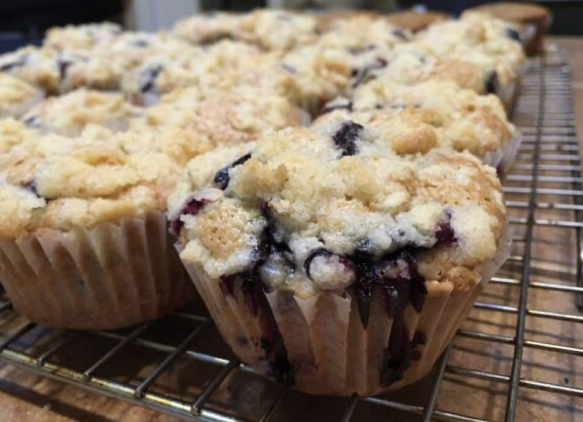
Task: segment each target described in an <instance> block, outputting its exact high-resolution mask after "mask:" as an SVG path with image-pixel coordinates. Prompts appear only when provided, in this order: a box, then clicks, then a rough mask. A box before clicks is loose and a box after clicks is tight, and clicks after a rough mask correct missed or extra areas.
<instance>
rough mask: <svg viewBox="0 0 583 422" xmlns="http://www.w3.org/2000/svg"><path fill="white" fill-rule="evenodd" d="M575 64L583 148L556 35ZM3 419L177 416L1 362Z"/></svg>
mask: <svg viewBox="0 0 583 422" xmlns="http://www.w3.org/2000/svg"><path fill="white" fill-rule="evenodd" d="M551 42H554V43H557V44H559V45H560V46H561V47H562V48H564V49H566V50H567V52H568V58H569V61H570V63H571V67H572V76H573V89H574V91H573V92H574V101H575V111H576V113H577V119H576V120H577V130H578V134H579V142H580V145H581V147H582V149H583V137H582V135H583V38H553V39H552V40H551ZM0 420H1V421H3V422H21V421H27V422H49V421H50V422H72V421H79V422H81V421H82V422H115V421H120V422H134V421H135V422H143V421H150V422H167V421H176V420H177V419H176V418H173V417H170V416H166V415H162V414H160V413H157V412H154V411H150V410H147V409H143V408H141V407H136V406H133V405H130V404H127V403H125V402H123V401H120V400H117V399H112V398H108V397H104V396H101V395H98V394H94V393H90V392H86V391H85V390H82V389H79V388H77V387H73V386H70V385H66V384H62V383H60V382H56V381H52V380H49V379H46V378H42V377H39V376H35V375H33V374H31V373H28V372H26V371H23V370H19V369H15V368H13V367H8V366H3V365H1V364H0Z"/></svg>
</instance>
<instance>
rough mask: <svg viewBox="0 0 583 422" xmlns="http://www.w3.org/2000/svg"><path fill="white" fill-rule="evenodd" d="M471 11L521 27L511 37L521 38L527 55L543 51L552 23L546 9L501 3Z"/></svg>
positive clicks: (528, 5) (522, 4) (485, 5)
mask: <svg viewBox="0 0 583 422" xmlns="http://www.w3.org/2000/svg"><path fill="white" fill-rule="evenodd" d="M470 11H477V12H480V13H486V14H488V15H491V16H494V17H496V18H499V19H503V20H505V21H509V22H513V23H515V24H516V25H519V27H520V31H519V32H518V33H511V35H512V36H514V37H520V40H521V41H522V42H523V44H524V49H525V51H526V54H528V55H534V54H538V53H541V52H542V51H543V40H544V37H545V35H546V33H547V30H548V29H549V27H550V25H551V21H552V17H551V13H550V11H549V9H547V8H546V7H544V6H542V5H540V4H534V3H517V2H499V3H489V4H483V5H480V6H477V7H474V8H472V9H470Z"/></svg>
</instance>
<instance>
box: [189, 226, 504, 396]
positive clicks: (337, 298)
mask: <svg viewBox="0 0 583 422" xmlns="http://www.w3.org/2000/svg"><path fill="white" fill-rule="evenodd" d="M510 242H511V235H510V232H509V230H508V229H505V231H504V236H503V238H502V240H501V241H500V243H499V247H498V252H497V254H496V256H495V258H494V259H493V260H491V261H489V262H487V263H485V264H484V265H483V267H482V271H481V274H480V277H479V279H476V280H474V283H470V284H469V285H468V284H465V285H459V286H456V285H453V284H451V283H439V282H426V283H425V286H426V288H427V296H426V299H425V303H424V305H423V308H422V310H421V312H420V313H417V311H416V310H415V309H414V308H413V306H411V304H408V305H407V307H406V308H405V310H404V313H403V316H402V322H403V325H404V327H406V330H404V334H403V336H405V335H406V337H407V338H406V339H405V340H406V341H405V343H407V342H409V344H412V347H413V350H414V352H413V354H414V355H415V357H416V359H415V360H412V361H411V363H410V365H409V366H408V368H407V369H406V370H405V372H404V373H403V376H402V378H401V379H400V380H397V381H396V382H393V383H391V384H389V385H381V383H380V374H381V368H383V367H384V366H385V365H384V362H385V359H386V350H387V347H388V344H389V338H390V336H391V331H392V330H393V325H394V324H393V323H394V321H395V319H394V318H391V317H389V315H388V313H387V310H386V306H385V303H384V301H385V298H384V296H383V295H382V294H381V293H380V292H379V291H376V292H375V291H373V295H372V299H371V303H370V314H369V321H368V325H367V328H364V327H363V324H362V322H361V319H360V313H359V309H358V303H357V301H356V300H355V299H354V298H353V297H352V296H351V295H350V294H344V295H339V294H334V293H319V294H316V295H314V296H313V297H311V298H309V299H300V298H297V297H295V296H294V295H293V294H292V293H290V292H284V291H275V292H272V293H263V290H261V295H260V297H259V299H256V298H255V299H254V298H253V296H249V295H248V294H245V292H244V290H245V289H244V288H243V289H242V288H241V287H242V286H241V285H240V284H239V285H237V284H235V285H234V286H232V288H231V289H230V291H226V290H225V289H226V288H225V286H224V285H223V286H221V282H220V280H217V279H213V278H210V277H209V276H208V275H207V274H206V273H205V271H204V270H203V268H202V267H201V266H200V265H198V264H191V263H185V264H186V268H187V270H188V272H189V274H190V275H191V277H192V279H193V281H194V284H195V285H196V287H197V289H198V291H199V293H200V295H201V296H202V298H203V300H204V302H205V303H206V305H207V308H208V310H209V312H210V313H211V315H212V317H213V318H214V321H215V323H216V325H217V327H218V328H219V330H220V332H221V334H222V336H223V338H224V339H225V340H226V341H227V343H228V344H229V345H230V346H231V348H232V349H233V350H234V352H235V353H236V354H237V355H238V356H239V358H240V359H241V360H242V361H243V362H245V363H247V364H249V365H250V366H251V367H253V368H254V369H255V371H257V372H258V373H260V374H262V375H265V376H268V377H270V378H275V379H277V380H279V381H284V382H285V381H287V382H288V383H289V384H290V385H292V386H293V388H295V389H297V390H300V391H303V392H307V393H311V394H320V395H330V394H331V395H339V396H348V395H351V394H354V393H356V394H358V395H360V396H366V395H374V394H379V393H381V392H383V391H388V390H393V389H397V388H400V387H402V386H404V385H407V384H410V383H412V382H414V381H416V380H418V379H420V378H422V377H423V376H425V375H426V374H427V373H428V372H429V371H430V370H431V368H432V367H433V364H434V363H435V362H436V360H437V359H438V357H439V356H440V354H441V353H442V352H443V350H444V349H445V348H446V346H447V345H448V343H449V342H450V341H451V339H452V338H453V336H454V335H455V333H456V331H457V329H458V328H459V326H460V325H461V323H462V322H463V320H464V319H465V318H466V316H467V315H468V313H469V312H470V311H471V309H472V307H473V304H474V302H475V301H476V298H477V297H478V295H479V294H480V293H481V291H482V289H483V288H484V286H485V285H486V284H487V282H488V281H489V280H490V278H491V277H492V276H493V275H494V273H495V272H496V271H497V270H498V268H500V266H501V265H502V264H503V263H504V261H505V260H506V259H507V257H508V256H509V251H510ZM258 289H261V288H260V287H258ZM257 302H259V303H257ZM395 318H397V317H395ZM269 345H271V346H269ZM268 346H269V347H268ZM267 353H268V354H269V356H266V354H267ZM290 367H291V368H292V370H291V371H290ZM286 371H287V374H286ZM290 373H291V374H293V375H291V376H290V375H289V374H290Z"/></svg>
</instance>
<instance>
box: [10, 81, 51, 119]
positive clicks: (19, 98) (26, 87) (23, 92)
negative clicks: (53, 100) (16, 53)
mask: <svg viewBox="0 0 583 422" xmlns="http://www.w3.org/2000/svg"><path fill="white" fill-rule="evenodd" d="M43 97H44V93H43V92H42V91H41V90H39V89H38V88H35V87H34V86H32V85H30V84H27V83H26V82H24V81H21V80H20V79H17V78H15V77H13V76H10V75H6V74H2V73H0V98H2V101H0V119H4V118H7V117H20V116H22V115H23V114H24V113H26V112H27V111H28V110H29V109H30V108H31V107H33V106H34V105H35V104H37V103H38V102H39V101H42V99H43Z"/></svg>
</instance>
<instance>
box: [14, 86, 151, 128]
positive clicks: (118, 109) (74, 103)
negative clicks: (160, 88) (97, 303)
mask: <svg viewBox="0 0 583 422" xmlns="http://www.w3.org/2000/svg"><path fill="white" fill-rule="evenodd" d="M140 113H141V111H140V109H139V108H138V107H135V106H132V105H131V104H129V103H128V102H127V101H126V100H125V98H124V97H123V95H121V94H117V93H113V92H101V91H92V90H87V89H79V90H76V91H72V92H70V93H68V94H65V95H62V96H59V97H51V98H49V99H47V100H45V101H43V102H42V103H40V104H38V105H37V106H36V107H34V108H33V109H32V110H30V111H29V112H28V113H27V114H26V115H25V116H24V117H23V120H24V122H25V124H26V125H27V126H28V127H30V128H33V129H36V130H39V131H41V132H42V133H57V134H61V135H67V136H76V135H79V134H80V133H81V132H82V131H83V129H84V128H85V126H87V125H89V124H98V125H103V126H105V127H107V128H109V129H111V130H114V131H118V130H123V129H125V128H126V127H127V121H128V119H130V118H132V117H136V116H138V115H139V114H140Z"/></svg>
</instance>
